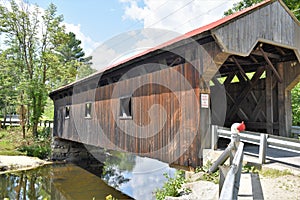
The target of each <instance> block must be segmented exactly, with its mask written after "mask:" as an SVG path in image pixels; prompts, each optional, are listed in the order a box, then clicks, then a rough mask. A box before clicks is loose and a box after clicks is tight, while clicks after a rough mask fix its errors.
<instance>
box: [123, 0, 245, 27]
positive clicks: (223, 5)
mask: <svg viewBox="0 0 300 200" xmlns="http://www.w3.org/2000/svg"><path fill="white" fill-rule="evenodd" d="M139 1H140V0H120V2H121V3H123V4H124V5H125V8H124V9H125V10H124V15H123V19H132V20H139V21H142V22H144V27H145V28H162V29H168V30H172V31H176V32H180V33H185V32H188V31H191V30H193V29H195V28H198V27H201V26H203V25H206V24H208V23H210V22H213V21H215V20H217V19H219V18H221V17H222V16H223V12H224V11H226V10H227V9H229V8H231V7H232V5H233V3H236V2H238V1H240V0H190V1H188V0H176V1H175V0H165V1H163V2H162V1H157V0H143V2H144V4H143V5H141V6H139V4H138V2H139Z"/></svg>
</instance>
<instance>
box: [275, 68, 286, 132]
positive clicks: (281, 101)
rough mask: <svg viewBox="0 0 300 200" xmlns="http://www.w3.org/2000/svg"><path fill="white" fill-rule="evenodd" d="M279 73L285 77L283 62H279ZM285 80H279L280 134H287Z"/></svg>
mask: <svg viewBox="0 0 300 200" xmlns="http://www.w3.org/2000/svg"><path fill="white" fill-rule="evenodd" d="M277 70H278V74H279V75H280V76H281V77H282V78H283V77H284V68H283V63H278V64H277ZM284 84H285V82H282V83H280V82H278V117H279V118H278V123H279V135H280V136H284V137H286V136H287V131H286V112H285V85H284Z"/></svg>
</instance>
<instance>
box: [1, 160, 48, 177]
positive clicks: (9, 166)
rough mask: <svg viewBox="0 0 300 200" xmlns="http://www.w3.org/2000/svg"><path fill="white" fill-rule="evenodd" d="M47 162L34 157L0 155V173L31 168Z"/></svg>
mask: <svg viewBox="0 0 300 200" xmlns="http://www.w3.org/2000/svg"><path fill="white" fill-rule="evenodd" d="M48 163H49V162H47V161H44V160H41V159H39V158H35V157H29V156H1V155H0V174H3V173H7V172H8V171H15V170H27V169H32V168H35V167H38V166H42V165H45V164H48Z"/></svg>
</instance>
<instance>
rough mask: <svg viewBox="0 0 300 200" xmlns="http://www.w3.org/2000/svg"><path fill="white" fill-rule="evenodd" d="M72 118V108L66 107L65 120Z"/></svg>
mask: <svg viewBox="0 0 300 200" xmlns="http://www.w3.org/2000/svg"><path fill="white" fill-rule="evenodd" d="M69 118H70V106H69V105H68V106H66V107H65V119H69Z"/></svg>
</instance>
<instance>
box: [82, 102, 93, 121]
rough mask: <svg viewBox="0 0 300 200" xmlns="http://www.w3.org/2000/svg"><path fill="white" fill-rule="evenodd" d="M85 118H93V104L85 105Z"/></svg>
mask: <svg viewBox="0 0 300 200" xmlns="http://www.w3.org/2000/svg"><path fill="white" fill-rule="evenodd" d="M84 116H85V118H91V117H92V103H91V102H89V103H86V104H85V115H84Z"/></svg>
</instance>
